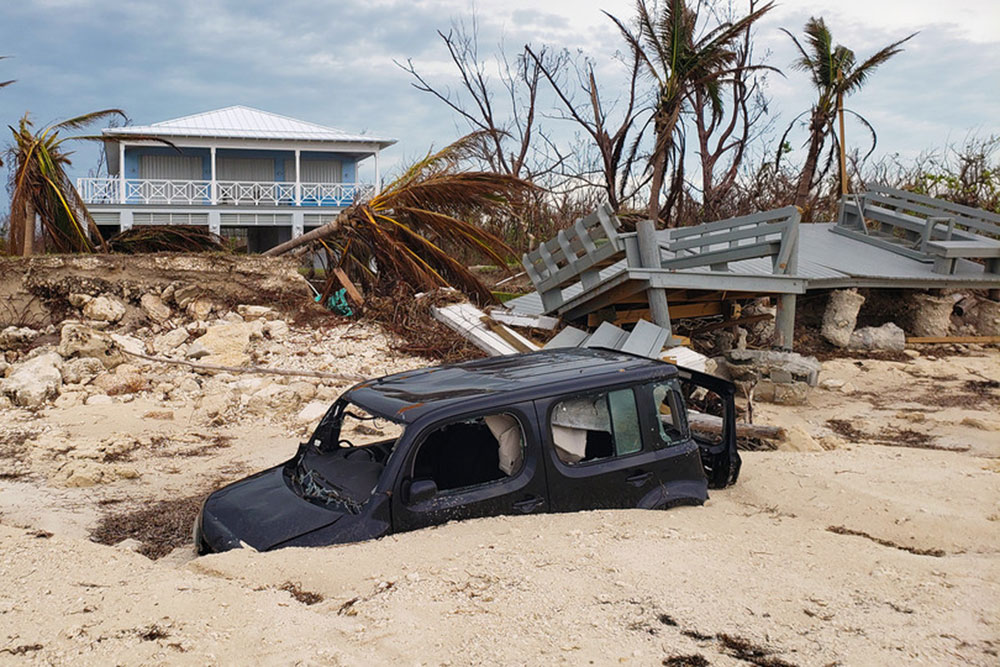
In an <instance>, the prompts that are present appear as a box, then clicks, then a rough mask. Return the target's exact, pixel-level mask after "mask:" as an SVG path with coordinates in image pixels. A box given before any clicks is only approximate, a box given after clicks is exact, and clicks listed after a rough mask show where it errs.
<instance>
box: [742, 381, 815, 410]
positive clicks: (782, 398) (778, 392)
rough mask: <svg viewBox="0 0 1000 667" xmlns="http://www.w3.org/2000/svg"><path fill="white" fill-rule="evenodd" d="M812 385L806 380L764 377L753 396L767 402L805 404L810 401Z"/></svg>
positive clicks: (755, 388)
mask: <svg viewBox="0 0 1000 667" xmlns="http://www.w3.org/2000/svg"><path fill="white" fill-rule="evenodd" d="M811 390H812V387H810V386H809V385H808V384H806V383H805V382H774V381H773V380H769V379H764V380H761V381H760V382H758V383H757V385H756V387H754V392H753V397H754V398H755V399H757V400H760V401H764V402H765V403H777V404H778V405H805V404H806V403H808V402H809V394H810V393H811Z"/></svg>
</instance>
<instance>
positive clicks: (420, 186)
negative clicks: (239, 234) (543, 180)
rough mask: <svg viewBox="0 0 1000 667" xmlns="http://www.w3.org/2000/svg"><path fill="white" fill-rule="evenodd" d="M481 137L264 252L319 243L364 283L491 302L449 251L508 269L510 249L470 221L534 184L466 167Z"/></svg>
mask: <svg viewBox="0 0 1000 667" xmlns="http://www.w3.org/2000/svg"><path fill="white" fill-rule="evenodd" d="M482 139H483V136H482V133H480V132H476V133H472V134H470V135H467V136H465V137H463V138H461V139H459V140H458V141H456V142H455V143H453V144H451V145H450V146H448V147H446V148H444V149H443V150H441V151H438V152H437V153H429V154H428V155H427V156H426V157H424V158H423V159H422V160H419V161H418V162H416V163H415V164H413V165H412V166H410V167H409V168H408V169H407V170H406V171H405V172H404V173H403V174H402V175H401V176H400V177H399V178H397V179H396V180H395V181H393V182H392V183H390V184H389V185H388V186H386V188H385V189H384V190H382V191H381V192H379V193H378V194H376V195H374V196H373V197H372V198H371V199H368V200H367V201H359V202H355V203H354V204H352V205H351V206H350V207H348V208H347V209H345V210H344V211H343V212H341V213H340V215H338V216H337V217H336V218H335V219H334V220H332V221H331V222H329V223H327V224H325V225H323V226H322V227H319V228H317V229H315V230H313V231H311V232H308V233H306V234H303V235H302V236H300V237H299V238H296V239H293V240H291V241H289V242H287V243H283V244H281V245H278V246H276V247H274V248H271V249H270V250H268V251H267V252H265V253H264V254H265V255H271V256H273V255H280V254H283V253H286V252H288V251H289V250H292V249H294V248H297V247H301V246H304V245H305V244H307V243H322V244H323V245H325V246H326V247H327V248H328V249H330V250H331V251H332V252H331V254H332V255H333V256H334V257H335V258H336V259H337V260H338V262H339V264H340V265H341V266H344V267H346V268H347V269H348V270H349V272H350V273H351V274H353V275H354V276H355V277H357V278H358V279H359V280H361V281H363V282H367V283H369V284H373V283H378V284H382V285H387V284H389V283H393V282H395V281H399V280H402V281H405V282H407V283H409V284H411V285H413V286H415V287H418V288H420V289H433V288H435V287H442V286H452V287H456V288H458V289H461V290H462V291H464V292H466V293H467V294H470V295H473V296H475V297H477V299H478V300H479V301H480V302H483V303H488V302H491V301H493V296H492V294H491V293H490V291H489V290H488V289H487V288H486V287H485V286H484V285H483V284H482V283H481V282H480V281H479V279H478V278H477V277H476V275H475V274H474V273H472V272H471V271H470V270H469V268H468V267H467V266H466V265H465V264H464V263H462V262H460V261H459V260H458V259H456V258H455V257H453V256H452V255H451V254H449V249H455V248H463V249H466V250H471V251H473V252H474V253H476V254H478V255H480V256H482V257H485V258H487V259H488V260H489V261H492V262H496V263H497V264H499V265H500V266H503V267H506V265H507V261H508V260H510V259H511V258H512V257H514V253H513V251H512V250H511V249H510V248H509V247H508V246H507V245H506V244H505V243H504V242H503V241H501V240H500V239H498V238H497V237H496V236H494V235H493V234H490V233H489V232H487V231H486V230H485V229H483V228H482V227H481V226H480V225H478V224H475V222H476V221H479V222H482V221H484V220H486V219H488V218H489V217H491V216H496V215H505V214H509V213H510V210H509V202H511V201H517V200H518V198H519V197H522V196H523V195H524V194H526V193H527V192H529V191H531V190H533V189H534V187H535V186H534V185H532V184H531V183H530V182H528V181H524V180H522V179H519V178H516V177H514V176H509V175H504V174H497V173H493V172H478V171H464V170H463V169H462V164H463V162H464V161H465V160H466V159H467V158H469V157H471V156H472V155H473V154H474V153H475V151H476V150H477V149H478V148H479V146H480V143H481V141H482Z"/></svg>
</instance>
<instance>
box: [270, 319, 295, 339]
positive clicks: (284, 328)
mask: <svg viewBox="0 0 1000 667" xmlns="http://www.w3.org/2000/svg"><path fill="white" fill-rule="evenodd" d="M288 331H289V328H288V323H287V322H285V321H284V320H272V321H270V322H268V323H267V324H265V325H264V333H265V334H267V336H268V338H275V339H277V338H284V337H285V336H287V335H288Z"/></svg>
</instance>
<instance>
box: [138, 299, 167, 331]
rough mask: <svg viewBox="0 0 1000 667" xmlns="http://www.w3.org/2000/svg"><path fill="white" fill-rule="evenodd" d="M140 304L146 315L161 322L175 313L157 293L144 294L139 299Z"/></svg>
mask: <svg viewBox="0 0 1000 667" xmlns="http://www.w3.org/2000/svg"><path fill="white" fill-rule="evenodd" d="M139 305H140V306H141V307H142V312H144V313H146V317H148V318H149V319H151V320H153V321H154V322H159V323H161V324H162V323H163V322H166V321H167V320H169V319H170V316H171V315H172V314H173V311H171V310H170V306H168V305H167V304H165V303H163V299H161V298H160V297H158V296H156V295H155V294H143V295H142V298H141V299H139Z"/></svg>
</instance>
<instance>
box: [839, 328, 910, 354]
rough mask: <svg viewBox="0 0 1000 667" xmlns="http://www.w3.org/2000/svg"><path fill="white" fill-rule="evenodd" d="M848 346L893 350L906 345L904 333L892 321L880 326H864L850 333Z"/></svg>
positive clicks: (863, 348)
mask: <svg viewBox="0 0 1000 667" xmlns="http://www.w3.org/2000/svg"><path fill="white" fill-rule="evenodd" d="M848 347H850V348H854V349H859V350H895V351H897V352H900V351H902V350H903V348H905V347H906V333H905V332H904V331H903V330H902V329H900V328H899V327H897V326H896V325H895V324H893V323H892V322H887V323H886V324H883V325H882V326H880V327H864V328H862V329H856V330H855V331H854V333H852V334H851V342H850V343H849V344H848Z"/></svg>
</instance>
